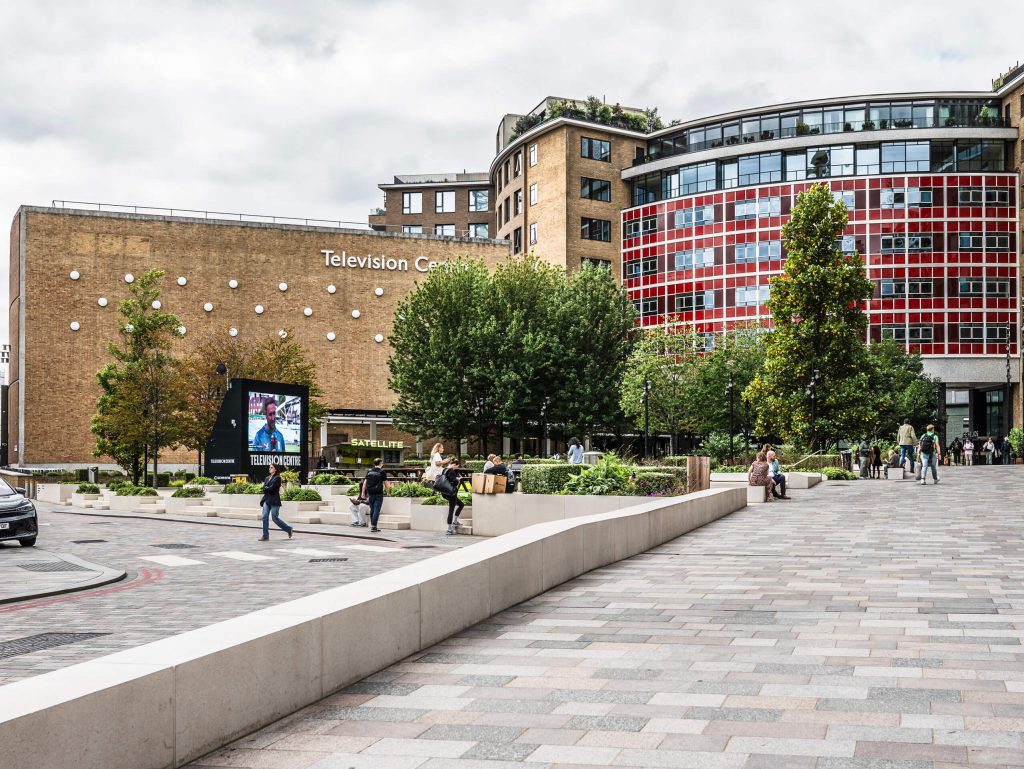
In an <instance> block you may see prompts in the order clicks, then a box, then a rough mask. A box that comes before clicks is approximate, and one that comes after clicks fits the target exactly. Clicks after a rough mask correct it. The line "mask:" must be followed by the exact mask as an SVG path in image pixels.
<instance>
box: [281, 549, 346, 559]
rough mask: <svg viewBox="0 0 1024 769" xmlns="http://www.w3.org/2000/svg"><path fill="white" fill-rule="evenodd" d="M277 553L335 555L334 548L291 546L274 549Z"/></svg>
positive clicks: (321, 556) (320, 556)
mask: <svg viewBox="0 0 1024 769" xmlns="http://www.w3.org/2000/svg"><path fill="white" fill-rule="evenodd" d="M274 552H275V553H295V554H296V555H312V556H316V557H319V558H323V557H324V556H328V555H334V551H333V550H317V549H316V548H312V547H289V548H283V547H282V548H278V549H277V550H275V551H274Z"/></svg>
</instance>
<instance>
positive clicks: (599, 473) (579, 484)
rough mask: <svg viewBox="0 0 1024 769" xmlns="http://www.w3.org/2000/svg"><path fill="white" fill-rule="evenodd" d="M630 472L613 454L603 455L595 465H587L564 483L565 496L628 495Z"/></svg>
mask: <svg viewBox="0 0 1024 769" xmlns="http://www.w3.org/2000/svg"><path fill="white" fill-rule="evenodd" d="M631 474H632V471H631V470H630V468H629V467H627V466H626V465H624V464H622V461H621V460H620V459H619V458H618V457H617V456H616V455H615V454H613V453H608V454H605V455H604V456H603V457H601V459H600V460H599V461H598V463H597V464H596V465H588V466H586V467H584V468H583V469H582V471H581V472H580V474H579V475H576V476H573V477H572V478H570V479H569V480H568V481H566V482H565V486H564V487H563V488H562V491H564V492H565V493H566V494H598V495H603V494H628V493H629V488H630V475H631Z"/></svg>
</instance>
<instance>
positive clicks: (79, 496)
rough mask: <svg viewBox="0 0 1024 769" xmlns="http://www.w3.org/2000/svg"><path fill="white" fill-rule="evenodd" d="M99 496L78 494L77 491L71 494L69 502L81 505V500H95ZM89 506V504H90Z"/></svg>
mask: <svg viewBox="0 0 1024 769" xmlns="http://www.w3.org/2000/svg"><path fill="white" fill-rule="evenodd" d="M99 498H100V495H99V494H79V493H78V492H77V491H76V492H74V493H73V494H72V495H71V504H73V505H82V503H83V502H90V503H91V502H95V501H96V500H97V499H99ZM90 507H91V505H90Z"/></svg>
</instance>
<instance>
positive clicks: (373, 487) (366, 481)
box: [360, 457, 388, 531]
mask: <svg viewBox="0 0 1024 769" xmlns="http://www.w3.org/2000/svg"><path fill="white" fill-rule="evenodd" d="M387 479H388V474H387V471H385V470H384V460H383V459H381V458H380V457H377V458H376V459H375V460H373V467H371V468H370V469H369V470H367V471H366V477H365V478H363V489H362V494H361V495H360V496H362V497H363V499H365V500H366V504H368V505H369V506H370V531H380V529H378V528H377V521H379V520H380V509H381V508H382V507H383V506H384V482H385V481H386V480H387Z"/></svg>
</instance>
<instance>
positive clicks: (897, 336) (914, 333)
mask: <svg viewBox="0 0 1024 769" xmlns="http://www.w3.org/2000/svg"><path fill="white" fill-rule="evenodd" d="M882 339H892V340H895V341H897V342H930V341H932V327H931V326H910V327H907V326H882Z"/></svg>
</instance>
